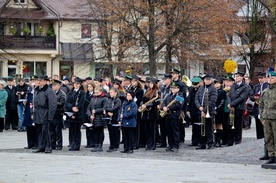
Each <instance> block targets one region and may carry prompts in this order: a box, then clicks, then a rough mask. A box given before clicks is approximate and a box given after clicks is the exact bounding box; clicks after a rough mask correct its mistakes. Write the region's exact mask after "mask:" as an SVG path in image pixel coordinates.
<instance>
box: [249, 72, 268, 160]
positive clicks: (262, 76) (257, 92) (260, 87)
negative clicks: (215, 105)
mask: <svg viewBox="0 0 276 183" xmlns="http://www.w3.org/2000/svg"><path fill="white" fill-rule="evenodd" d="M258 81H259V83H258V84H256V85H255V86H254V87H253V90H252V93H251V96H250V100H251V101H253V102H254V106H253V111H252V114H253V115H254V118H255V121H256V135H257V139H262V138H264V128H263V124H262V122H261V120H260V118H259V114H260V111H259V101H260V96H261V95H262V93H263V91H264V90H265V89H266V88H268V87H269V84H268V82H267V81H266V73H265V72H260V73H259V74H258ZM259 159H260V160H268V159H269V156H268V151H267V148H266V144H264V155H263V156H262V157H260V158H259Z"/></svg>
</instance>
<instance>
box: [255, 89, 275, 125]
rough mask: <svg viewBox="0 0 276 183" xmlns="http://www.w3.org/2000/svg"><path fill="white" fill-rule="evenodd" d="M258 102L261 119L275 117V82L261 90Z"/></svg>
mask: <svg viewBox="0 0 276 183" xmlns="http://www.w3.org/2000/svg"><path fill="white" fill-rule="evenodd" d="M259 102H260V104H259V109H260V115H261V116H260V117H261V120H263V119H276V84H273V85H270V86H269V87H268V88H266V89H265V90H264V91H263V93H262V95H261V97H260V101H259Z"/></svg>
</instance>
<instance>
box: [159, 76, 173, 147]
mask: <svg viewBox="0 0 276 183" xmlns="http://www.w3.org/2000/svg"><path fill="white" fill-rule="evenodd" d="M163 82H164V85H163V86H162V87H161V88H160V91H161V99H162V100H163V101H161V103H160V105H158V106H157V107H158V109H159V110H160V109H161V108H160V107H161V104H162V103H163V102H164V100H165V98H166V97H167V96H168V95H169V94H170V92H171V90H170V85H171V82H172V75H171V74H164V78H163ZM159 125H160V134H161V144H160V146H157V147H160V148H162V147H167V136H168V135H167V128H166V118H161V117H160V116H159Z"/></svg>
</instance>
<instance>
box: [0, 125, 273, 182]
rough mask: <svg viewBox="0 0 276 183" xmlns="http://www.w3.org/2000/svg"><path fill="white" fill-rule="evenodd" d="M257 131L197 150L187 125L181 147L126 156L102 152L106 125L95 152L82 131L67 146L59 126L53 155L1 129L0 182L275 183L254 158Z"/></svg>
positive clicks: (258, 145) (22, 135)
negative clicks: (59, 145)
mask: <svg viewBox="0 0 276 183" xmlns="http://www.w3.org/2000/svg"><path fill="white" fill-rule="evenodd" d="M255 133H256V132H255V128H254V126H253V127H252V128H251V129H250V130H246V131H244V133H243V141H242V143H241V144H239V145H234V146H231V147H226V146H225V147H221V148H216V149H212V150H195V147H189V146H188V144H189V143H190V138H191V127H190V128H186V141H185V143H184V144H182V145H181V147H180V149H179V152H174V153H171V152H166V151H165V149H164V148H157V149H156V150H155V151H145V150H144V148H140V149H139V150H135V152H134V153H133V154H131V155H129V154H122V153H120V152H119V151H117V152H113V153H108V152H106V150H107V148H108V144H109V141H108V134H107V130H105V141H104V147H103V149H104V151H103V152H97V153H93V152H90V149H86V148H84V146H85V145H86V144H85V143H86V142H85V141H86V139H85V131H84V130H82V147H81V150H80V151H77V152H71V151H68V147H67V145H68V130H63V135H64V148H63V150H62V151H53V153H52V154H44V153H41V154H33V153H32V150H25V149H24V148H23V147H24V146H26V133H25V132H17V131H5V132H3V133H0V140H1V141H0V176H1V177H0V183H1V181H2V182H99V181H101V182H172V181H174V182H276V171H275V170H265V169H261V166H260V165H261V164H263V163H264V162H263V161H260V160H258V159H259V157H260V156H262V155H263V139H260V140H256V138H255ZM122 147H123V146H122V145H121V146H120V149H122ZM105 170H106V171H105ZM32 171H33V172H32ZM116 172H117V173H116ZM86 174H87V175H86ZM126 174H127V175H126ZM2 175H7V176H2ZM93 175H94V176H93ZM95 175H97V176H95ZM116 175H117V176H116ZM123 175H125V176H123ZM88 177H90V178H89V179H88ZM40 178H41V179H40ZM59 178H61V179H60V181H58V180H59ZM105 180H106V181H105Z"/></svg>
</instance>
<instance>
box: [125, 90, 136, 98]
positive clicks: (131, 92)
mask: <svg viewBox="0 0 276 183" xmlns="http://www.w3.org/2000/svg"><path fill="white" fill-rule="evenodd" d="M127 93H129V94H130V95H131V96H132V98H134V96H135V92H134V91H131V90H130V91H128V92H127Z"/></svg>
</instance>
